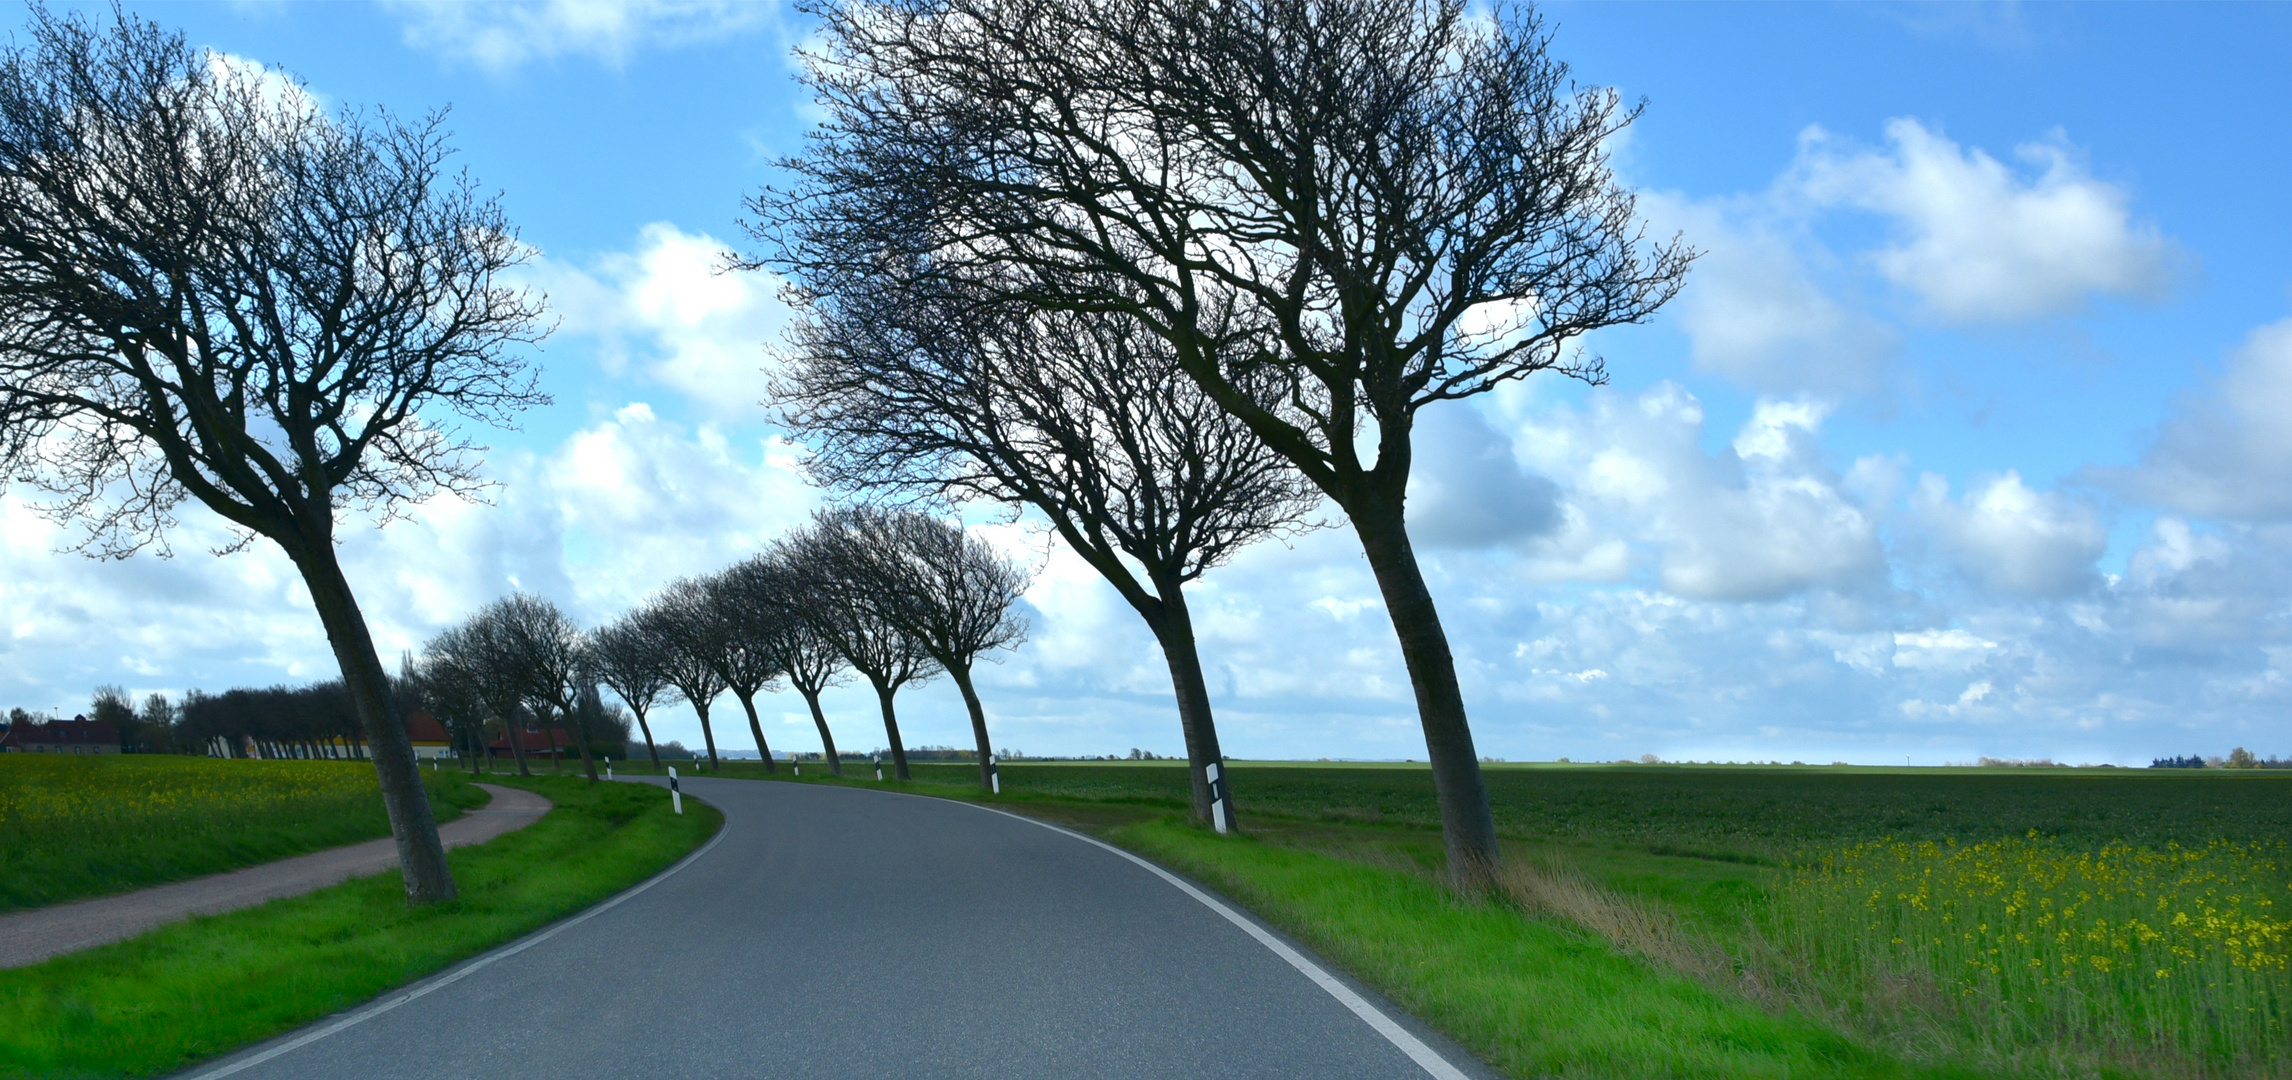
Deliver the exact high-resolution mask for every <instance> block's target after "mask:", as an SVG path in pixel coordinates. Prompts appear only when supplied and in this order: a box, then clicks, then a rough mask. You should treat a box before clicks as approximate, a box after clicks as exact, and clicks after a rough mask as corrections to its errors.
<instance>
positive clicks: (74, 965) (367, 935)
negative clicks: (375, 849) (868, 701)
mask: <svg viewBox="0 0 2292 1080" xmlns="http://www.w3.org/2000/svg"><path fill="white" fill-rule="evenodd" d="M369 775H371V773H370V774H369ZM488 780H489V782H493V783H499V784H502V785H504V786H510V787H522V788H527V789H529V790H533V791H537V792H540V793H541V794H543V795H545V796H547V797H548V798H549V799H550V800H551V801H552V802H554V803H555V804H556V808H555V809H554V810H552V811H550V812H549V814H548V815H546V816H544V817H543V818H542V819H541V820H540V821H539V822H536V823H535V824H533V825H531V826H528V827H527V828H524V829H521V830H519V831H517V832H513V833H510V834H508V835H506V836H502V837H500V838H497V839H495V840H491V841H488V842H487V843H484V844H480V845H476V846H472V847H466V848H459V849H456V850H454V851H452V852H450V853H448V855H447V858H448V861H449V862H450V863H451V864H452V866H453V870H454V878H455V880H456V882H457V883H458V884H459V886H460V889H461V899H460V900H458V901H456V902H455V903H452V904H444V905H439V906H435V907H430V908H422V909H408V908H407V907H406V903H405V893H404V888H403V886H402V884H401V882H400V880H399V876H398V872H397V871H396V870H392V871H390V872H388V873H384V874H377V875H373V876H369V877H364V878H359V879H356V880H353V881H349V882H345V883H343V884H341V885H337V886H334V887H332V888H328V889H322V890H320V891H318V892H314V893H310V894H308V895H305V896H299V897H294V898H291V899H285V900H275V901H272V902H270V903H268V904H264V905H262V906H260V907H254V908H248V909H245V910H243V911H235V912H231V913H229V914H225V915H217V916H211V917H201V918H196V919H193V920H191V921H189V922H184V923H177V924H174V925H171V926H168V927H165V928H162V929H160V930H156V931H153V932H151V933H149V934H145V935H143V936H141V937H137V938H133V939H130V940H128V941H123V942H119V943H117V944H113V945H107V946H103V947H100V948H96V949H90V950H87V951H85V952H80V953H73V954H70V955H67V956H61V957H57V958H56V959H54V960H50V961H47V962H45V963H42V964H37V965H33V966H31V967H25V968H19V969H16V970H12V971H0V1031H5V1032H7V1036H6V1037H5V1038H0V1077H133V1076H151V1075H156V1074H160V1073H165V1072H168V1071H171V1070H174V1069H179V1068H182V1067H184V1066H187V1065H191V1064H193V1063H196V1062H198V1061H201V1060H205V1059H207V1058H211V1057H214V1056H216V1055H218V1054H223V1053H227V1052H229V1051H231V1050H233V1049H236V1048H238V1047H241V1046H245V1045H247V1044H249V1043H253V1042H258V1041H260V1040H263V1039H267V1038H270V1037H271V1036H274V1035H277V1034H279V1033H280V1032H283V1031H288V1030H291V1029H293V1028H295V1027H297V1026H300V1025H302V1024H306V1023H309V1022H310V1021H313V1020H316V1019H319V1018H321V1017H324V1016H327V1015H330V1014H332V1013H335V1012H339V1011H341V1010H343V1009H345V1008H348V1007H350V1006H352V1005H355V1004H357V1003H359V1002H361V1001H365V1000H367V999H369V998H372V997H374V996H375V995H377V994H380V993H382V992H384V991H386V990H389V989H391V988H392V987H396V986H401V985H404V984H406V983H408V982H411V981H413V980H415V979H419V978H421V977H422V976H424V975H428V974H430V973H432V972H435V971H438V970H440V969H442V968H445V967H448V966H450V965H452V964H454V963H456V962H458V961H460V960H463V959H465V958H468V957H470V956H473V955H476V954H477V953H480V952H483V951H485V950H487V949H490V948H493V947H494V946H497V945H500V944H502V943H504V942H507V941H511V940H514V939H515V938H517V937H519V936H522V935H524V934H526V933H529V932H531V931H533V930H535V929H538V928H540V927H542V926H545V925H547V924H548V923H550V922H553V921H556V920H557V919H560V918H563V917H565V916H568V915H571V914H573V913H574V912H577V911H579V910H581V909H582V908H585V907H588V906H589V905H591V904H595V903H597V902H599V901H601V900H604V899H606V898H607V897H610V896H611V895H613V894H614V893H617V892H619V891H621V890H622V889H625V888H628V887H629V886H631V885H634V884H636V883H638V882H640V881H642V880H644V879H645V878H648V877H650V876H652V875H653V874H656V873H658V872H660V871H661V870H663V869H665V868H666V867H668V866H669V865H670V864H671V863H673V862H675V861H676V860H677V859H679V858H681V857H683V856H684V855H685V854H686V853H687V852H690V851H691V850H693V849H694V848H696V847H698V846H700V844H701V843H703V842H704V841H706V840H707V839H708V837H709V836H710V835H712V834H713V833H714V832H715V831H716V829H717V827H718V826H719V825H720V824H721V823H722V821H723V816H722V815H721V814H719V813H717V811H716V810H714V809H713V808H711V807H709V806H707V805H706V804H704V803H700V802H696V801H693V800H687V801H686V807H685V813H684V814H683V815H682V816H677V815H674V814H672V813H670V811H669V806H668V800H667V799H666V798H665V797H664V796H663V794H662V792H661V791H660V790H659V789H658V788H653V787H645V786H639V785H627V784H595V785H592V784H589V783H588V782H586V781H585V780H579V779H574V778H571V777H567V778H563V779H558V778H548V777H536V778H533V779H519V778H516V777H503V776H495V777H490V778H488Z"/></svg>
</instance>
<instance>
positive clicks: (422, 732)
mask: <svg viewBox="0 0 2292 1080" xmlns="http://www.w3.org/2000/svg"><path fill="white" fill-rule="evenodd" d="M406 737H407V738H409V739H412V740H414V741H415V742H418V743H442V742H449V741H451V740H449V739H448V738H447V737H446V728H445V725H443V724H440V723H438V719H437V717H434V716H431V715H430V714H429V713H426V712H418V713H408V714H407V715H406Z"/></svg>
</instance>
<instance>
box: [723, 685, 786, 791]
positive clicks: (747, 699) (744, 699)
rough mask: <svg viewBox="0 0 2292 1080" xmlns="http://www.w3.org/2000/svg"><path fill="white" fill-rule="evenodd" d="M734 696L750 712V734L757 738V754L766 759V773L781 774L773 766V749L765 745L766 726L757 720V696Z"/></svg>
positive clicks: (736, 694) (749, 694) (777, 768)
mask: <svg viewBox="0 0 2292 1080" xmlns="http://www.w3.org/2000/svg"><path fill="white" fill-rule="evenodd" d="M733 696H734V697H737V698H739V699H740V707H741V708H743V709H746V710H748V733H749V734H750V735H754V736H756V754H757V756H759V757H761V758H763V759H764V771H765V772H768V773H774V772H779V771H780V769H779V766H776V765H774V764H772V748H771V747H769V746H766V745H764V725H763V723H762V722H760V721H758V720H757V719H756V695H755V694H753V693H748V694H742V693H739V692H737V691H735V692H734V693H733Z"/></svg>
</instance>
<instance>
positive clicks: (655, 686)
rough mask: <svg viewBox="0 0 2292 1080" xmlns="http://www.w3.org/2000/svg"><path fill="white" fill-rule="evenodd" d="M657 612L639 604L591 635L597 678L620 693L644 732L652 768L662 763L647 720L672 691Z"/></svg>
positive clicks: (590, 646) (590, 655) (591, 649)
mask: <svg viewBox="0 0 2292 1080" xmlns="http://www.w3.org/2000/svg"><path fill="white" fill-rule="evenodd" d="M658 621H659V618H658V613H657V612H655V611H653V610H651V609H646V608H640V609H638V610H636V611H632V612H630V613H628V614H627V615H623V616H622V617H621V618H620V619H619V621H616V622H614V623H612V624H611V625H609V626H606V627H604V628H602V629H600V630H598V631H597V632H596V633H595V634H593V635H591V636H590V639H589V660H590V663H591V664H593V665H594V666H595V669H596V673H597V680H598V681H599V682H602V683H604V684H605V685H606V686H607V687H609V688H611V690H612V691H613V693H615V694H618V695H620V698H621V700H622V701H625V702H627V703H628V705H629V712H631V713H633V714H634V715H635V716H636V718H637V728H638V730H640V731H642V732H644V736H645V752H646V753H648V754H650V755H652V759H653V768H655V769H658V768H660V767H661V752H660V749H659V747H657V746H655V745H654V744H653V726H652V724H650V723H648V722H647V721H646V720H645V714H646V713H649V712H651V711H652V708H653V706H654V705H657V704H659V703H660V701H661V698H662V697H663V696H665V695H667V694H668V693H670V692H671V689H672V688H671V686H670V684H669V676H668V664H667V657H665V656H664V655H663V651H664V645H663V641H662V637H663V635H662V632H661V629H660V627H659V626H658V625H657V623H658Z"/></svg>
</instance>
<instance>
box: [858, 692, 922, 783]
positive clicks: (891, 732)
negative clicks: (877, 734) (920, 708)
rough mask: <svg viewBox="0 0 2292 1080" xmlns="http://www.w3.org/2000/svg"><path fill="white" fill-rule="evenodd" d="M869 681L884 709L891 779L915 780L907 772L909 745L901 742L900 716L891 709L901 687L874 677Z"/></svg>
mask: <svg viewBox="0 0 2292 1080" xmlns="http://www.w3.org/2000/svg"><path fill="white" fill-rule="evenodd" d="M868 681H869V682H872V683H874V684H875V700H876V704H878V705H880V706H882V708H883V737H884V738H885V739H888V740H890V741H891V778H892V779H894V780H913V779H915V778H914V777H913V776H910V775H908V772H907V744H906V743H903V742H901V741H899V714H898V713H896V712H893V711H892V708H891V697H892V695H893V694H897V693H899V687H896V686H890V685H887V684H885V683H884V682H883V681H882V680H881V679H877V678H875V677H873V676H869V678H868Z"/></svg>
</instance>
